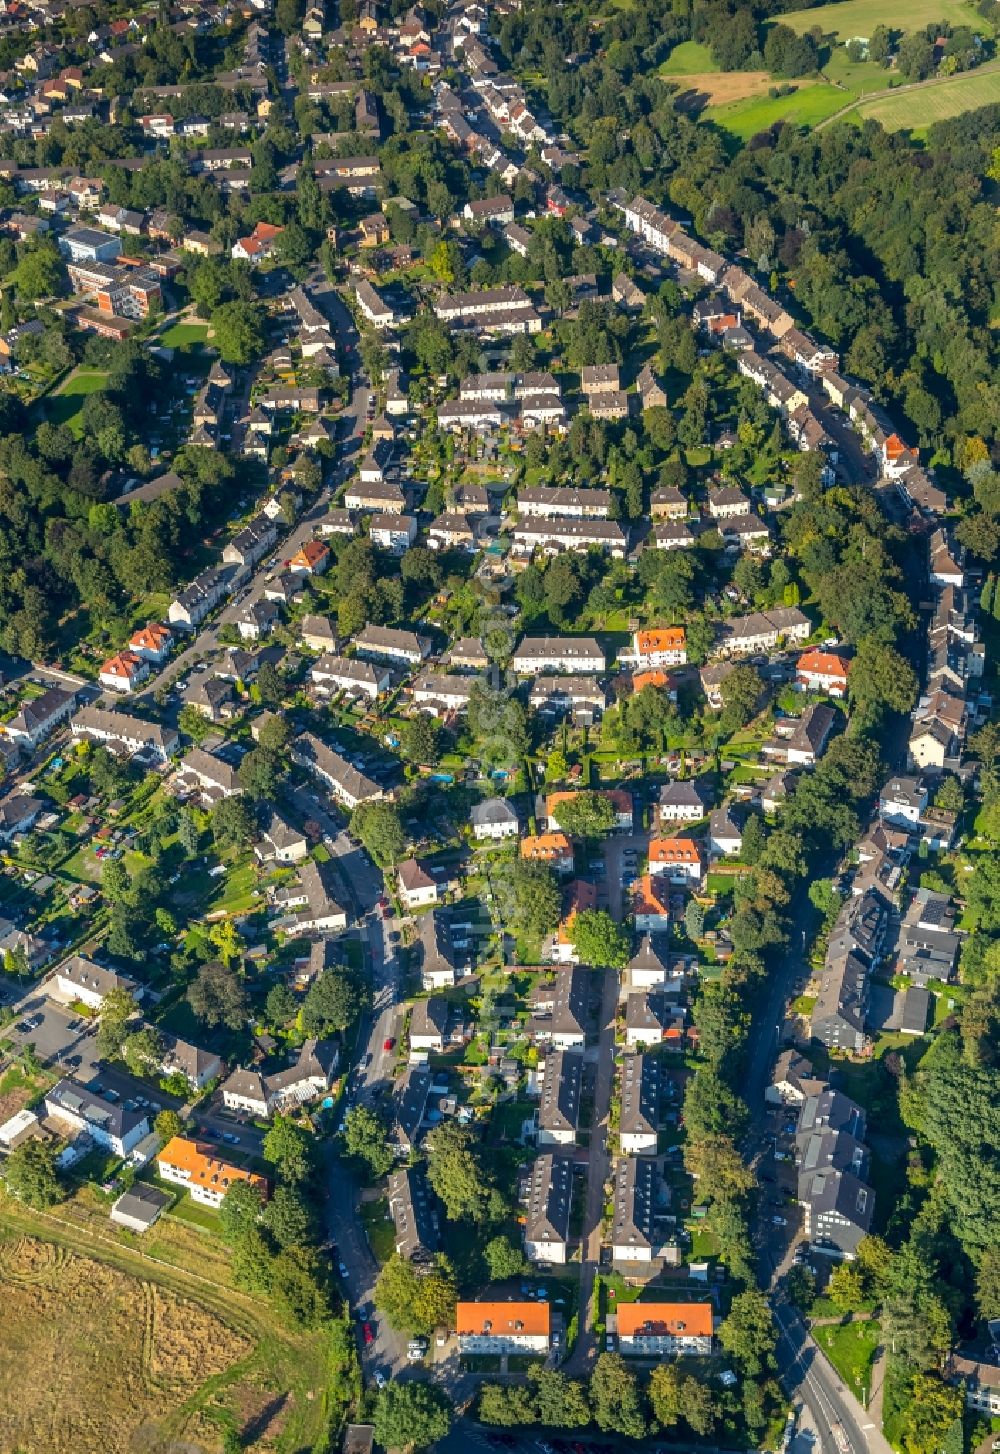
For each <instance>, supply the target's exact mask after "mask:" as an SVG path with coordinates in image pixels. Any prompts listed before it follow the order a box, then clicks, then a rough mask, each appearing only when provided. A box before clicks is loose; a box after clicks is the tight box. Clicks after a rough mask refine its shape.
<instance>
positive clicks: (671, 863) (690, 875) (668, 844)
mask: <svg viewBox="0 0 1000 1454" xmlns="http://www.w3.org/2000/svg"><path fill="white" fill-rule="evenodd" d="M649 871H650V873H651V874H654V875H655V874H661V873H668V874H670V876H671V877H672V878H675V879H690V880H692V881H697V880H698V879H700V878H701V872H702V860H701V848H700V847H699V845H698V844H697V843H696V842H695V840H694V839H693V838H651V839H650V840H649Z"/></svg>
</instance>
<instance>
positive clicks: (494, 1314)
mask: <svg viewBox="0 0 1000 1454" xmlns="http://www.w3.org/2000/svg"><path fill="white" fill-rule="evenodd" d="M551 1330H552V1310H551V1307H549V1306H548V1303H545V1301H536V1303H535V1301H523V1303H458V1304H456V1307H455V1332H456V1333H458V1336H459V1338H474V1339H480V1338H487V1339H490V1348H494V1346H497V1341H513V1342H515V1343H517V1345H520V1346H525V1345H528V1346H536V1339H544V1346H545V1348H548V1339H549V1333H551Z"/></svg>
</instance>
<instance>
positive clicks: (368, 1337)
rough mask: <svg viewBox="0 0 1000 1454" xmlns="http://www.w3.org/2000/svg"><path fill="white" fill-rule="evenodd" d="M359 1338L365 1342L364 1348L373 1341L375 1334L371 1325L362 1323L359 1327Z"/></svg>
mask: <svg viewBox="0 0 1000 1454" xmlns="http://www.w3.org/2000/svg"><path fill="white" fill-rule="evenodd" d="M361 1336H362V1337H363V1338H364V1340H365V1347H366V1348H367V1347H369V1346H370V1345H371V1344H372V1343H374V1341H375V1334H374V1333H373V1332H372V1325H371V1323H364V1324H362V1327H361Z"/></svg>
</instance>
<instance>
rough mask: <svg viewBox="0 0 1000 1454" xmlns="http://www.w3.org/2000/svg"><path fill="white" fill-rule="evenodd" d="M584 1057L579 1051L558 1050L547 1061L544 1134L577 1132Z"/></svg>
mask: <svg viewBox="0 0 1000 1454" xmlns="http://www.w3.org/2000/svg"><path fill="white" fill-rule="evenodd" d="M582 1085H583V1056H582V1055H581V1054H580V1052H579V1051H572V1050H554V1051H552V1052H551V1053H550V1054H549V1055H547V1056H546V1057H545V1079H544V1081H543V1083H542V1095H541V1102H540V1105H539V1110H538V1125H539V1128H540V1129H541V1130H543V1131H573V1132H574V1133H575V1132H576V1129H577V1126H578V1125H579V1122H580V1091H581V1087H582Z"/></svg>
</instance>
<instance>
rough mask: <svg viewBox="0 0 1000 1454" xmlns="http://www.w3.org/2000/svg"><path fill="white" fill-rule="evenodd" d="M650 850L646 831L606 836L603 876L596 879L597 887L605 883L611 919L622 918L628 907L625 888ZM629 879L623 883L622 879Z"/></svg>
mask: <svg viewBox="0 0 1000 1454" xmlns="http://www.w3.org/2000/svg"><path fill="white" fill-rule="evenodd" d="M648 852H649V835H648V834H646V833H623V834H620V835H614V836H612V837H611V838H609V839H608V841H607V843H606V844H605V846H604V866H605V872H606V874H607V878H606V879H600V878H599V879H598V884H599V885H600V886H602V887H603V886H604V885H605V884H606V886H607V894H608V905H607V906H608V908H609V909H610V911H611V916H612V918H614V919H621V918H622V916H623V914H624V912H625V909H626V908H627V906H628V889H629V888H630V887H631V885H632V884H633V883H634V882H635V881H636V879H637V878H638V876H639V867H640V865H641V863H642V861H643V859H644V858H645V857H646V855H647V854H648ZM626 879H627V880H628V881H629V882H628V883H627V884H626V883H625V882H624V880H626Z"/></svg>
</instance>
